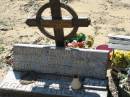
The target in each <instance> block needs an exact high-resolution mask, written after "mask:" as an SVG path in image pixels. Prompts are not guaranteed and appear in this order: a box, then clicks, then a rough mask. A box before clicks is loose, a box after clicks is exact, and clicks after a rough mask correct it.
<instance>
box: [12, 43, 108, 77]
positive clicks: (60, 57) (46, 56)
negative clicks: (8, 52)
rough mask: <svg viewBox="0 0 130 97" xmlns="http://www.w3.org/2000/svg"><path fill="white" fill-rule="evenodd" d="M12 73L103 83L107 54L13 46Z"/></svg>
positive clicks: (43, 46)
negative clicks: (74, 76) (37, 74)
mask: <svg viewBox="0 0 130 97" xmlns="http://www.w3.org/2000/svg"><path fill="white" fill-rule="evenodd" d="M13 50H14V52H13V55H14V63H15V64H14V66H13V68H14V70H19V71H35V72H39V73H51V74H60V75H70V76H73V75H74V74H79V75H80V76H84V77H92V78H99V79H105V78H106V70H107V61H108V53H109V52H108V51H101V50H92V49H74V48H58V47H54V46H45V45H33V44H16V45H14V48H13Z"/></svg>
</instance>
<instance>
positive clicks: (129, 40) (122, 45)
mask: <svg viewBox="0 0 130 97" xmlns="http://www.w3.org/2000/svg"><path fill="white" fill-rule="evenodd" d="M108 37H109V44H108V45H109V47H110V48H113V49H122V50H130V36H124V35H113V36H112V35H111V36H108Z"/></svg>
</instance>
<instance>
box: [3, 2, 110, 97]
mask: <svg viewBox="0 0 130 97" xmlns="http://www.w3.org/2000/svg"><path fill="white" fill-rule="evenodd" d="M48 7H50V8H51V13H52V19H51V18H50V19H44V18H43V17H41V14H42V12H43V11H44V10H45V9H46V8H48ZM61 7H62V8H65V9H66V10H68V11H69V12H70V13H71V14H72V16H73V17H72V18H70V19H64V18H63V20H62V15H61V11H60V10H61V9H60V8H61ZM26 23H27V24H28V25H29V26H38V28H39V29H40V31H41V32H42V33H43V34H45V35H46V36H47V37H49V38H51V39H54V40H55V41H56V46H51V45H48V46H47V45H34V44H16V45H14V48H13V57H14V65H13V68H11V69H10V71H9V72H8V74H7V75H6V76H5V78H4V79H3V81H1V83H0V96H2V97H23V96H25V97H30V96H31V97H107V95H108V90H107V83H108V82H107V77H106V72H107V61H108V53H109V52H108V51H100V50H92V49H79V48H65V47H64V40H65V39H68V38H71V37H74V36H75V35H76V32H77V30H78V27H80V26H81V27H87V26H88V25H89V24H90V19H88V18H78V16H77V14H76V13H75V11H73V9H72V8H70V7H69V6H68V5H64V4H61V3H60V0H50V2H49V3H47V4H45V5H44V6H43V7H41V8H40V10H39V11H38V13H37V15H36V19H34V18H31V19H28V20H27V21H26ZM44 27H53V28H54V35H55V36H51V35H50V34H49V32H47V31H46V30H45V29H44ZM71 27H74V29H73V30H72V32H71V33H70V34H69V35H67V36H64V33H63V28H71ZM75 74H78V75H79V77H80V80H81V83H82V88H81V89H80V90H73V89H72V88H71V85H70V84H71V82H72V80H73V75H75Z"/></svg>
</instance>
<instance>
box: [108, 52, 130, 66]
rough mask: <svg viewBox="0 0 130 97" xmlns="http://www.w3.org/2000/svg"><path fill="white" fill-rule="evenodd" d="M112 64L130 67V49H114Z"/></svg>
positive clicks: (111, 54)
mask: <svg viewBox="0 0 130 97" xmlns="http://www.w3.org/2000/svg"><path fill="white" fill-rule="evenodd" d="M110 56H111V57H110V60H111V62H112V65H113V66H115V67H119V68H128V67H130V51H124V50H114V53H113V52H111V53H110Z"/></svg>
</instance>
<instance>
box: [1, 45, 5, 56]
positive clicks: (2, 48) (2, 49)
mask: <svg viewBox="0 0 130 97" xmlns="http://www.w3.org/2000/svg"><path fill="white" fill-rule="evenodd" d="M4 50H5V48H4V47H3V46H1V45H0V54H2V53H3V51H4Z"/></svg>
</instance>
